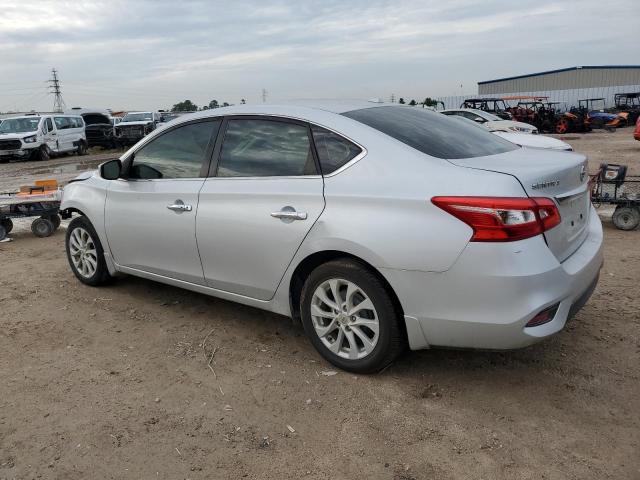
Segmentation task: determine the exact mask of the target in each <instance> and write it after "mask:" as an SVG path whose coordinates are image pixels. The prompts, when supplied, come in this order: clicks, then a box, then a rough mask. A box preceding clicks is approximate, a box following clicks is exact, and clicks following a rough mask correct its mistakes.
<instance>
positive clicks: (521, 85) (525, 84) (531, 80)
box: [439, 65, 640, 108]
mask: <svg viewBox="0 0 640 480" xmlns="http://www.w3.org/2000/svg"><path fill="white" fill-rule="evenodd" d="M631 92H640V65H603V66H595V65H585V66H579V67H570V68H562V69H559V70H549V71H546V72H539V73H532V74H528V75H519V76H515V77H507V78H498V79H495V80H485V81H482V82H478V95H476V96H477V97H498V98H499V97H504V96H518V95H535V96H545V97H549V100H550V101H557V102H563V103H565V104H566V106H567V107H571V106H573V105H576V106H577V105H578V100H580V99H585V98H604V99H605V104H606V107H611V106H613V104H614V100H613V97H614V94H616V93H631ZM470 97H472V95H466V96H464V97H462V96H457V97H444V98H440V99H439V100H442V101H443V102H444V103H445V106H446V107H447V108H456V107H459V106H460V104H461V103H462V101H463V100H464V98H470Z"/></svg>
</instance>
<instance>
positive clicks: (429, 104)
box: [422, 97, 438, 107]
mask: <svg viewBox="0 0 640 480" xmlns="http://www.w3.org/2000/svg"><path fill="white" fill-rule="evenodd" d="M422 105H424V106H425V107H435V106H437V105H438V102H437V101H436V100H434V99H433V98H431V97H427V98H425V99H424V102H422Z"/></svg>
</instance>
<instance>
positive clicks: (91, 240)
mask: <svg viewBox="0 0 640 480" xmlns="http://www.w3.org/2000/svg"><path fill="white" fill-rule="evenodd" d="M65 246H66V250H67V260H68V261H69V266H70V267H71V271H72V272H73V274H74V275H75V276H76V277H77V278H78V280H80V281H81V282H82V283H84V284H86V285H91V286H92V287H96V286H99V285H103V284H104V283H107V282H108V281H109V280H110V279H111V275H109V270H108V269H107V263H106V262H105V260H104V250H103V248H102V244H101V243H100V238H99V237H98V234H97V233H96V231H95V229H94V228H93V225H91V222H89V220H88V219H87V218H86V217H77V218H74V219H73V220H72V221H71V223H69V226H68V227H67V236H66V241H65Z"/></svg>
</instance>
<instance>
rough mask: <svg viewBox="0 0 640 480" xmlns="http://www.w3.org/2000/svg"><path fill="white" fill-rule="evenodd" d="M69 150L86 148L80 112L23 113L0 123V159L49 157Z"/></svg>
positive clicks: (83, 125)
mask: <svg viewBox="0 0 640 480" xmlns="http://www.w3.org/2000/svg"><path fill="white" fill-rule="evenodd" d="M71 152H76V153H78V155H84V154H85V153H86V152H87V137H86V135H85V124H84V120H83V119H82V117H81V116H79V115H64V114H52V115H24V116H21V117H11V118H5V119H3V121H2V123H1V124H0V161H9V159H11V158H21V159H27V160H48V159H49V157H50V156H51V155H57V154H62V153H71Z"/></svg>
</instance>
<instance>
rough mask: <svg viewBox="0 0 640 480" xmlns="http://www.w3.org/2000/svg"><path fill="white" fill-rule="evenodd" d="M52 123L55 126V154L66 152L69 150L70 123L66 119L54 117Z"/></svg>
mask: <svg viewBox="0 0 640 480" xmlns="http://www.w3.org/2000/svg"><path fill="white" fill-rule="evenodd" d="M53 121H54V123H55V124H56V131H57V135H56V148H55V150H54V151H56V152H66V151H68V150H71V147H70V142H71V140H70V135H69V131H70V128H71V121H70V119H69V118H68V117H54V118H53Z"/></svg>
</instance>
